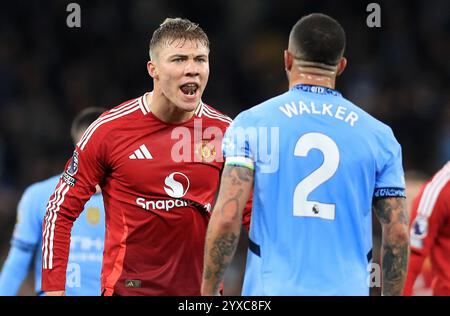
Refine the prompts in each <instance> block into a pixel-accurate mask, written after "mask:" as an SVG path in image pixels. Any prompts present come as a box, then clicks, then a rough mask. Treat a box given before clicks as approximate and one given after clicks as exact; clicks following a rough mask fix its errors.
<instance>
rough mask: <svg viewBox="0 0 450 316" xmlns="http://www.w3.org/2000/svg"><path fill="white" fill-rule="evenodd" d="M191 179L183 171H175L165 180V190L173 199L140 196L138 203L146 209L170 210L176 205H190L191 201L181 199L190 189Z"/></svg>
mask: <svg viewBox="0 0 450 316" xmlns="http://www.w3.org/2000/svg"><path fill="white" fill-rule="evenodd" d="M189 186H190V181H189V178H188V177H187V176H186V175H185V174H184V173H181V172H173V173H171V174H169V175H168V176H167V177H166V179H165V181H164V191H165V192H166V193H167V195H168V196H170V197H172V198H173V199H164V200H147V199H145V198H142V197H139V198H137V199H136V204H137V205H139V206H140V207H142V208H143V209H144V210H147V211H151V210H160V211H166V212H168V211H170V210H171V209H173V208H174V207H184V206H188V205H189V203H188V202H187V201H184V200H180V198H182V197H183V196H185V195H186V193H187V192H188V190H189Z"/></svg>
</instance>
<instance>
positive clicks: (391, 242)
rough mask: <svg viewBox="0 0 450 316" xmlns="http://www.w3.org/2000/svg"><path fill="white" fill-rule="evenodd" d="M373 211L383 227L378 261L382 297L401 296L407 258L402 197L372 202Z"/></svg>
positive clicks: (405, 216)
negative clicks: (380, 263) (380, 272)
mask: <svg viewBox="0 0 450 316" xmlns="http://www.w3.org/2000/svg"><path fill="white" fill-rule="evenodd" d="M373 209H374V211H375V214H376V215H377V217H378V219H379V220H380V222H381V225H382V228H383V242H382V249H381V256H382V258H381V260H382V270H383V280H382V282H383V283H382V286H383V295H401V294H402V291H403V285H404V282H405V277H406V270H407V265H408V255H409V234H408V215H407V213H406V207H405V200H404V199H403V198H385V199H377V200H375V201H374V205H373Z"/></svg>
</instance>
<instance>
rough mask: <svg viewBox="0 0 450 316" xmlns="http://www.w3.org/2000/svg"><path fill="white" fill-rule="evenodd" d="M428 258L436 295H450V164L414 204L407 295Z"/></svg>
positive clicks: (438, 174)
mask: <svg viewBox="0 0 450 316" xmlns="http://www.w3.org/2000/svg"><path fill="white" fill-rule="evenodd" d="M428 255H429V256H430V260H431V265H432V275H433V281H432V288H433V295H450V161H449V162H447V164H446V165H445V166H444V167H443V168H442V169H441V170H440V171H439V172H438V173H436V174H435V175H434V176H433V178H432V179H431V180H430V181H429V182H427V183H426V184H425V185H424V186H423V187H422V189H421V191H420V193H419V195H418V196H417V197H416V199H415V200H414V204H413V212H412V214H411V256H410V262H409V267H408V275H407V279H406V284H405V289H404V295H411V293H412V289H413V286H414V282H415V281H416V278H417V276H418V274H419V273H420V271H421V269H422V265H423V263H424V260H425V258H426V257H427V256H428Z"/></svg>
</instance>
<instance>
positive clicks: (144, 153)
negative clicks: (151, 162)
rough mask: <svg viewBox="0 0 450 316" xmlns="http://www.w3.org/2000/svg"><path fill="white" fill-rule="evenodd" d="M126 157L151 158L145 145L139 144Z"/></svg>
mask: <svg viewBox="0 0 450 316" xmlns="http://www.w3.org/2000/svg"><path fill="white" fill-rule="evenodd" d="M128 158H130V159H153V156H152V154H151V153H150V152H149V151H148V149H147V147H146V146H145V145H141V146H140V147H139V148H138V149H136V150H135V151H134V153H133V154H131V155H130V156H129V157H128Z"/></svg>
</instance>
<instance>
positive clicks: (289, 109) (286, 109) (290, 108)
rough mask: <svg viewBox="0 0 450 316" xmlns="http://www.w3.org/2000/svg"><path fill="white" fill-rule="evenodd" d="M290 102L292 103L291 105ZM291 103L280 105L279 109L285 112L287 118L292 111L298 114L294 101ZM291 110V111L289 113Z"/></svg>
mask: <svg viewBox="0 0 450 316" xmlns="http://www.w3.org/2000/svg"><path fill="white" fill-rule="evenodd" d="M291 104H292V105H291ZM291 104H287V103H286V104H285V105H284V106H285V107H282V106H280V107H279V109H280V110H281V111H282V112H283V113H284V114H286V115H287V116H288V117H289V118H291V117H292V113H294V114H295V115H298V111H297V108H296V106H295V103H294V102H291ZM291 112H292V113H291Z"/></svg>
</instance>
